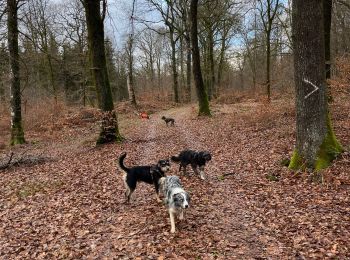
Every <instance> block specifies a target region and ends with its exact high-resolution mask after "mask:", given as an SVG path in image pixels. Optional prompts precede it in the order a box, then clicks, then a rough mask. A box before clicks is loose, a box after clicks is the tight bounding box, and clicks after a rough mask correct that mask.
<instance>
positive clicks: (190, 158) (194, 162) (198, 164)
mask: <svg viewBox="0 0 350 260" xmlns="http://www.w3.org/2000/svg"><path fill="white" fill-rule="evenodd" d="M171 160H172V161H174V162H176V163H180V167H179V171H181V168H183V172H184V174H186V168H187V165H189V164H190V165H191V167H192V169H193V171H194V172H195V173H196V174H199V176H200V177H201V179H203V180H204V179H205V174H204V166H205V164H206V163H207V162H208V161H210V160H211V154H210V153H209V152H208V151H200V152H196V151H193V150H184V151H182V152H181V153H180V154H179V155H178V156H172V157H171ZM197 168H198V169H199V173H198V169H197Z"/></svg>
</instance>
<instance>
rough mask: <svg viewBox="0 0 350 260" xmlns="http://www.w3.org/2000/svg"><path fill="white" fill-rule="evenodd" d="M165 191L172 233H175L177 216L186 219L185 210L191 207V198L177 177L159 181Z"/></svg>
mask: <svg viewBox="0 0 350 260" xmlns="http://www.w3.org/2000/svg"><path fill="white" fill-rule="evenodd" d="M159 184H160V186H161V189H162V191H163V195H164V203H165V205H166V206H167V208H168V211H169V216H170V224H171V230H170V232H171V233H174V232H175V216H176V215H178V218H179V219H180V220H183V219H184V210H185V209H187V208H188V207H189V203H190V196H189V195H188V193H187V192H186V191H185V190H184V189H183V187H182V185H181V182H180V179H179V178H178V177H177V176H168V177H163V178H161V179H160V180H159Z"/></svg>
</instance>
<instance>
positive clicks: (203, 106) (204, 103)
mask: <svg viewBox="0 0 350 260" xmlns="http://www.w3.org/2000/svg"><path fill="white" fill-rule="evenodd" d="M197 9H198V0H191V7H190V17H191V40H192V57H193V76H194V82H195V85H196V91H197V96H198V103H199V115H204V116H210V115H211V114H210V109H209V101H208V96H207V93H206V91H205V88H204V83H203V77H202V71H201V62H200V54H199V47H198V29H197V22H198V21H197Z"/></svg>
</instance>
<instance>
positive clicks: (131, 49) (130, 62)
mask: <svg viewBox="0 0 350 260" xmlns="http://www.w3.org/2000/svg"><path fill="white" fill-rule="evenodd" d="M135 2H136V0H133V2H132V11H131V16H130V26H131V28H130V30H131V32H130V34H129V37H128V41H127V48H126V53H127V55H128V78H127V85H128V93H129V101H130V103H131V104H132V105H133V106H135V107H136V106H137V103H136V97H135V86H134V76H133V72H134V37H135V24H134V23H135V21H134V15H135Z"/></svg>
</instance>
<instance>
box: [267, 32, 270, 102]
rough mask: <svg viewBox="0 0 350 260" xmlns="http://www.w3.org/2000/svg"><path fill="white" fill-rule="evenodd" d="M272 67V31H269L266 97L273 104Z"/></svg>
mask: <svg viewBox="0 0 350 260" xmlns="http://www.w3.org/2000/svg"><path fill="white" fill-rule="evenodd" d="M270 65H271V30H270V29H269V30H268V31H267V32H266V95H267V101H268V102H271V79H270V74H271V73H270V70H271V69H270Z"/></svg>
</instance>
